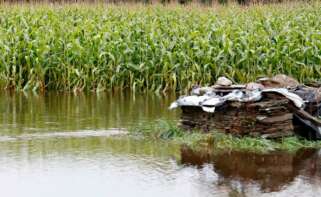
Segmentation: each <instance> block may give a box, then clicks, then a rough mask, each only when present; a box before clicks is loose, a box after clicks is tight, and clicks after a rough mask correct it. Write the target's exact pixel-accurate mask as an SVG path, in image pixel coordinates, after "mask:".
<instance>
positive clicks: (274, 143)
mask: <svg viewBox="0 0 321 197" xmlns="http://www.w3.org/2000/svg"><path fill="white" fill-rule="evenodd" d="M130 134H131V135H134V136H142V137H145V138H149V139H153V140H170V141H174V142H177V143H181V144H187V145H189V146H191V147H193V148H201V147H204V146H205V147H209V148H213V149H214V150H220V151H226V150H242V151H250V152H269V151H276V150H284V151H289V152H294V151H296V150H298V149H301V148H321V142H320V141H309V140H306V139H302V138H299V137H296V136H293V137H285V138H280V139H276V140H272V139H263V138H259V137H257V138H254V137H235V136H233V135H231V134H224V133H219V132H210V133H206V134H205V133H201V132H200V131H190V132H188V131H183V130H182V129H180V128H178V127H177V126H176V125H175V123H173V122H168V121H164V120H158V121H155V122H153V123H148V124H141V125H138V126H135V127H133V128H131V129H130Z"/></svg>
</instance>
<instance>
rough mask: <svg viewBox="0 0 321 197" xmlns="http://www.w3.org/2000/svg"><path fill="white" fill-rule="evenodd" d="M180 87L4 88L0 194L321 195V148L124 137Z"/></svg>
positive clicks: (173, 115)
mask: <svg viewBox="0 0 321 197" xmlns="http://www.w3.org/2000/svg"><path fill="white" fill-rule="evenodd" d="M172 100H174V96H168V97H163V96H156V95H148V94H145V95H136V96H134V95H132V94H129V93H122V94H119V93H118V94H112V93H103V94H100V95H84V94H83V95H77V96H74V95H72V94H62V93H61V94H57V93H50V94H46V95H32V94H28V95H24V94H10V93H1V94H0V110H1V115H0V185H1V192H0V196H4V197H11V196H13V197H15V196H19V197H20V196H28V197H29V196H30V197H44V196H46V197H54V196H55V197H56V196H60V197H61V196H66V197H70V196H77V197H82V196H83V197H85V196H86V197H87V196H93V197H107V196H112V197H125V196H126V197H127V196H139V197H144V196H146V197H151V196H153V197H154V196H156V197H157V196H162V197H163V196H164V197H172V196H173V197H179V196H182V197H183V196H184V197H198V196H199V197H207V196H232V197H233V196H300V197H301V196H320V195H321V152H320V151H319V150H313V149H306V150H299V151H297V152H294V153H291V154H289V153H284V152H273V153H269V154H253V153H246V152H237V151H232V152H231V151H230V152H224V153H222V152H215V150H211V149H204V150H198V151H193V150H191V149H190V148H189V147H186V146H180V145H177V144H173V143H168V142H162V141H158V142H156V141H148V140H142V139H134V138H130V137H128V136H126V134H125V133H126V129H127V128H129V127H131V126H135V124H138V123H146V122H150V121H153V120H156V119H159V118H161V119H170V120H176V119H177V117H178V112H175V111H174V112H171V111H168V110H167V107H168V106H169V104H170V102H171V101H172Z"/></svg>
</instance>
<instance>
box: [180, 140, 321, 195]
mask: <svg viewBox="0 0 321 197" xmlns="http://www.w3.org/2000/svg"><path fill="white" fill-rule="evenodd" d="M181 163H182V164H185V165H193V166H197V167H198V168H202V167H203V166H204V165H208V164H210V165H212V168H213V170H214V171H215V172H216V173H217V175H218V176H219V179H220V181H218V182H217V184H218V185H225V186H228V187H229V188H231V189H232V190H235V188H234V187H235V185H238V186H240V188H239V190H240V191H238V192H239V193H238V194H240V193H243V194H244V191H245V190H246V187H247V186H249V187H252V188H253V185H257V186H258V188H259V190H260V191H261V192H263V193H270V192H280V191H282V190H284V189H285V190H286V189H287V187H288V186H290V185H291V184H293V183H294V182H295V181H296V180H297V179H299V180H304V181H308V182H309V184H311V185H312V186H313V187H316V188H315V189H317V191H318V192H321V187H320V186H319V185H320V183H321V155H320V151H319V150H316V149H301V150H298V151H297V152H295V153H287V152H281V151H275V152H271V153H266V154H262V153H250V152H241V151H230V152H219V153H215V152H213V150H210V151H204V150H203V151H193V150H191V149H190V148H188V147H187V146H182V147H181ZM236 190H237V189H236ZM303 192H304V191H303ZM305 192H306V191H305ZM303 194H304V193H303Z"/></svg>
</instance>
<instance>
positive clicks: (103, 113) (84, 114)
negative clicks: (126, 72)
mask: <svg viewBox="0 0 321 197" xmlns="http://www.w3.org/2000/svg"><path fill="white" fill-rule="evenodd" d="M174 97H175V95H167V96H157V95H155V94H137V95H134V94H130V93H129V92H120V93H101V94H99V95H97V94H89V95H85V94H81V95H77V96H74V95H73V94H64V93H47V94H46V95H44V96H41V95H39V96H37V95H33V94H28V95H24V94H22V93H16V94H14V93H11V94H10V93H9V92H2V93H1V94H0V112H1V114H0V123H1V124H0V129H1V134H8V135H12V134H17V133H22V132H28V133H29V132H38V131H41V132H42V131H44V130H52V131H62V130H84V129H86V130H88V129H89V130H95V129H106V128H126V127H129V126H131V125H133V124H135V123H137V122H144V121H151V120H155V119H159V118H163V119H171V120H173V119H174V120H175V119H176V117H177V115H176V113H177V112H175V111H169V110H168V106H169V104H170V102H171V101H173V100H174Z"/></svg>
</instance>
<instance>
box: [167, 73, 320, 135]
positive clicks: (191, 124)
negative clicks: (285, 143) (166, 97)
mask: <svg viewBox="0 0 321 197" xmlns="http://www.w3.org/2000/svg"><path fill="white" fill-rule="evenodd" d="M320 101H321V89H320V88H316V87H308V86H305V85H302V84H299V83H298V82H297V81H296V80H295V79H293V78H291V77H289V76H286V75H276V76H274V77H272V78H261V79H259V80H258V81H257V82H251V83H248V84H238V85H235V84H232V81H231V80H229V79H227V78H225V77H220V78H219V79H218V81H217V82H216V83H215V85H214V86H211V87H199V86H196V87H194V88H193V89H192V91H191V95H190V96H188V95H187V96H183V97H180V98H179V99H178V100H177V101H175V102H173V103H172V105H171V106H170V109H175V108H177V107H180V108H181V109H182V111H183V112H182V115H181V127H183V128H185V129H188V130H189V129H194V128H196V129H201V130H203V131H204V132H207V131H210V130H220V131H223V132H226V133H232V134H235V135H239V136H244V135H249V136H261V137H266V138H278V137H284V136H291V135H294V134H295V133H297V134H300V135H303V136H305V137H308V138H313V139H321V121H320V120H319V119H318V116H319V115H320V106H321V105H320Z"/></svg>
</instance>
